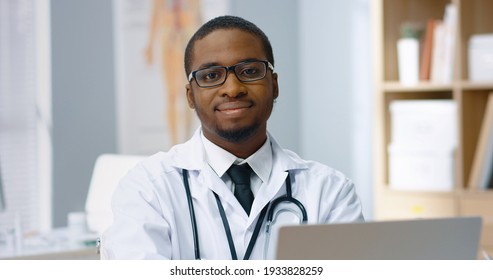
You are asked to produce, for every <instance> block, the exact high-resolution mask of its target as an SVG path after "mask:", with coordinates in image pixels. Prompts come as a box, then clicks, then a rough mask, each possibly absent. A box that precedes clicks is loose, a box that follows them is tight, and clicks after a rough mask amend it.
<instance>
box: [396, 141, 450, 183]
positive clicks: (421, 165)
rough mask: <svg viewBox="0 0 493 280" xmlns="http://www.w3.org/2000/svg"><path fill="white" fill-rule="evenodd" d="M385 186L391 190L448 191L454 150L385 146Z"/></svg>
mask: <svg viewBox="0 0 493 280" xmlns="http://www.w3.org/2000/svg"><path fill="white" fill-rule="evenodd" d="M388 152H389V153H388V154H389V186H390V188H391V189H393V190H407V191H452V190H453V188H454V181H455V180H454V174H455V172H454V168H455V164H454V163H455V160H454V158H455V157H454V152H455V149H454V148H443V147H442V148H438V147H437V148H436V149H413V148H409V147H405V146H398V145H392V144H391V145H389V148H388Z"/></svg>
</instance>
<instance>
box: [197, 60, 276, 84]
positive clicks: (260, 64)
mask: <svg viewBox="0 0 493 280" xmlns="http://www.w3.org/2000/svg"><path fill="white" fill-rule="evenodd" d="M267 68H269V69H270V70H272V71H274V66H272V64H271V63H270V62H268V61H248V62H241V63H238V64H236V65H233V66H227V67H226V66H212V67H208V68H203V69H199V70H196V71H193V72H192V73H190V75H188V81H189V82H191V81H192V79H195V82H197V85H198V86H199V87H202V88H209V87H215V86H219V85H222V84H224V82H226V79H227V77H228V72H229V71H233V72H234V73H235V75H236V77H237V78H238V80H240V81H241V82H253V81H258V80H261V79H263V78H265V74H266V73H267Z"/></svg>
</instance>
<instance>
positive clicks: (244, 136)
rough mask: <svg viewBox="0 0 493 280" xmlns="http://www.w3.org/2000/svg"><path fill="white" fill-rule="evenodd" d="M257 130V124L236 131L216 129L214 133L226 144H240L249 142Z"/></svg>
mask: <svg viewBox="0 0 493 280" xmlns="http://www.w3.org/2000/svg"><path fill="white" fill-rule="evenodd" d="M259 128H260V126H259V125H257V124H254V125H251V126H247V127H243V128H236V129H220V128H218V129H216V133H217V134H218V135H219V136H220V137H221V138H223V139H225V140H227V141H228V142H233V143H241V142H245V141H247V140H249V139H250V138H251V137H252V135H254V134H255V133H256V132H257V131H258V130H259Z"/></svg>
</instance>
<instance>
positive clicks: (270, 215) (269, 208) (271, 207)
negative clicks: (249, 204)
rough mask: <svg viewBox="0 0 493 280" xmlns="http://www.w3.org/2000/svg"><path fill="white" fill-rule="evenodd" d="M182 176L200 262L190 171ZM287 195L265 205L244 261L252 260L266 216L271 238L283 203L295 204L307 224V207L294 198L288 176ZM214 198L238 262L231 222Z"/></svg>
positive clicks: (218, 201)
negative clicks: (275, 214)
mask: <svg viewBox="0 0 493 280" xmlns="http://www.w3.org/2000/svg"><path fill="white" fill-rule="evenodd" d="M182 175H183V185H184V187H185V193H186V195H187V202H188V210H189V211H190V221H191V224H192V234H193V246H194V254H195V259H196V260H200V259H201V258H200V246H199V235H198V230H197V220H196V218H195V210H194V209H193V202H192V195H191V193H190V185H189V183H188V170H186V169H183V170H182ZM285 183H286V195H283V196H280V197H278V198H276V199H274V200H272V201H271V202H270V203H268V204H267V205H265V207H264V208H263V209H262V211H261V212H260V216H259V218H258V220H257V223H256V225H255V229H254V230H253V234H252V238H251V239H250V242H249V243H248V247H247V250H246V252H245V256H244V258H243V259H244V260H248V259H249V258H250V255H251V253H252V250H253V247H254V245H255V242H256V241H257V237H258V235H259V233H260V228H261V227H262V223H263V220H264V218H265V216H266V215H267V221H266V233H267V240H268V237H269V236H270V232H271V227H272V225H273V222H274V221H275V216H274V213H275V209H276V208H277V207H278V206H279V205H280V204H281V203H292V204H294V205H295V206H296V207H297V208H298V209H299V210H300V213H301V215H302V218H301V223H306V222H307V220H308V216H307V214H306V210H305V206H303V204H302V203H301V202H300V201H299V200H297V199H296V198H294V197H293V195H292V192H291V179H290V177H289V173H288V176H287V177H286V181H285ZM213 193H214V196H215V198H216V204H217V208H218V210H219V214H220V215H221V220H222V222H223V226H224V231H225V232H226V237H227V239H228V245H229V249H230V252H231V258H232V259H233V260H237V259H238V257H237V255H236V249H235V246H234V243H233V236H232V234H231V229H230V227H229V222H228V219H227V218H226V213H225V212H224V208H223V205H222V203H221V200H220V199H219V196H218V195H217V194H216V193H215V192H213ZM284 211H289V212H292V209H287V208H286V209H285V210H284ZM267 247H268V243H266V247H265V249H264V258H265V256H266V255H265V252H266V248H267Z"/></svg>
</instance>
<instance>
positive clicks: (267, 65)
mask: <svg viewBox="0 0 493 280" xmlns="http://www.w3.org/2000/svg"><path fill="white" fill-rule="evenodd" d="M252 62H262V63H263V64H264V65H265V70H266V71H265V73H264V75H263V76H262V77H259V78H256V79H253V80H246V81H245V80H243V79H242V78H240V77H238V74H237V73H236V70H235V68H236V67H237V66H241V65H244V64H247V63H252ZM214 68H216V69H218V68H219V69H221V68H222V69H226V75H225V76H224V80H223V81H222V82H221V83H219V84H217V85H212V86H202V85H200V84H199V83H198V82H197V78H196V75H197V72H199V71H202V70H206V69H214ZM267 69H270V70H271V71H272V72H273V73H274V66H273V65H272V64H271V63H270V62H269V61H267V60H252V61H244V62H240V63H237V64H235V65H231V66H211V67H205V68H201V69H197V70H195V71H192V72H191V73H190V74H189V75H188V82H192V79H195V83H196V84H197V85H198V86H199V87H201V88H212V87H218V86H220V85H222V84H224V83H225V82H226V80H227V79H228V73H229V72H230V71H231V72H233V73H234V74H235V76H236V78H238V80H239V81H240V82H242V83H248V82H255V81H258V80H262V79H263V78H265V76H266V75H267Z"/></svg>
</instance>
